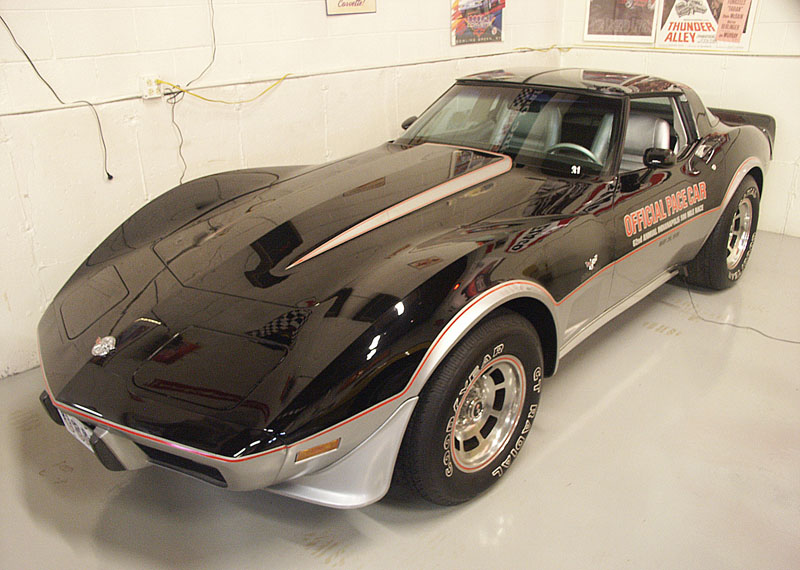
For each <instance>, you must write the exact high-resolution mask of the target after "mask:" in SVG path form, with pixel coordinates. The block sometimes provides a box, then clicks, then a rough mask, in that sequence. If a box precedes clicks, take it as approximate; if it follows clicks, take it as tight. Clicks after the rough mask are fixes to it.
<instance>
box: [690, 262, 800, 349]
mask: <svg viewBox="0 0 800 570" xmlns="http://www.w3.org/2000/svg"><path fill="white" fill-rule="evenodd" d="M681 278H682V279H683V284H684V285H686V291H687V292H688V293H689V301H691V303H692V309H694V314H695V315H697V318H698V319H700V320H701V321H704V322H706V323H711V324H713V325H726V326H729V327H734V328H737V329H743V330H748V331H753V332H754V333H758V334H760V335H761V336H763V337H766V338H768V339H770V340H776V341H778V342H787V343H789V344H800V340H791V339H788V338H780V337H777V336H772V335H769V334H767V333H765V332H763V331H760V330H758V329H757V328H754V327H748V326H744V325H737V324H735V323H726V322H723V321H714V320H712V319H707V318H705V317H703V316H702V315H700V313H699V312H698V311H697V307H696V306H695V304H694V298H693V297H692V289H691V288H690V287H689V282H688V281H687V280H686V277H684V276H683V275H681Z"/></svg>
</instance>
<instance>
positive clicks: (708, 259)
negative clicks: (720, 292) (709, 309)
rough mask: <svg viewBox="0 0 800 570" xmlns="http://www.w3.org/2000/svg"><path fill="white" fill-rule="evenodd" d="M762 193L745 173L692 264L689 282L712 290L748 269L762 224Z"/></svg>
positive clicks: (734, 281)
mask: <svg viewBox="0 0 800 570" xmlns="http://www.w3.org/2000/svg"><path fill="white" fill-rule="evenodd" d="M760 199H761V193H760V192H759V190H758V184H757V183H756V181H755V180H754V179H753V177H752V176H750V175H748V176H745V177H744V179H743V180H742V183H741V184H739V187H738V188H737V189H736V192H734V194H733V198H731V201H730V202H729V203H728V206H727V207H726V208H725V211H724V212H723V213H722V216H721V217H720V219H719V221H718V222H717V225H716V226H715V227H714V231H713V232H711V235H710V236H709V238H708V240H707V241H706V243H705V244H704V245H703V248H702V249H701V250H700V252H699V253H698V254H697V257H695V258H694V259H693V260H692V261H691V262H690V263H689V265H688V267H687V269H688V271H689V282H690V283H693V284H695V285H699V286H701V287H708V288H709V289H726V288H728V287H731V286H732V285H733V284H734V283H736V281H738V280H739V278H740V277H741V276H742V273H743V272H744V268H745V266H746V265H747V261H748V259H749V258H750V252H751V251H752V249H753V243H754V240H755V235H756V227H757V225H758V213H759V202H760Z"/></svg>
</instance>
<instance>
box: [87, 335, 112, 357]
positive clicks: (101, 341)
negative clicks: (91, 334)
mask: <svg viewBox="0 0 800 570" xmlns="http://www.w3.org/2000/svg"><path fill="white" fill-rule="evenodd" d="M116 346H117V339H115V338H114V337H113V336H104V337H103V338H100V337H97V340H96V341H94V346H93V347H92V356H108V354H109V353H110V352H111V351H112V350H114V348H115V347H116Z"/></svg>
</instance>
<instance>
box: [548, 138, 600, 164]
mask: <svg viewBox="0 0 800 570" xmlns="http://www.w3.org/2000/svg"><path fill="white" fill-rule="evenodd" d="M559 151H562V152H559ZM568 151H577V152H578V153H580V154H582V155H584V156H585V157H586V158H588V159H589V160H591V161H592V162H593V163H595V164H596V165H597V166H601V165H602V163H601V162H600V160H599V159H598V158H597V157H596V156H595V155H594V153H593V152H592V151H590V150H589V149H588V148H586V147H584V146H581V145H579V144H575V143H558V144H554V145H553V146H551V147H550V148H548V149H547V154H564V152H568Z"/></svg>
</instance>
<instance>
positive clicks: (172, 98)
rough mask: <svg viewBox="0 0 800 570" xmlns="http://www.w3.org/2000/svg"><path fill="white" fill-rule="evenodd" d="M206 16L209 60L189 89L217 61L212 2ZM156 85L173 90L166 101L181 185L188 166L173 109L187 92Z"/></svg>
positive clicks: (165, 83)
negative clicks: (207, 19)
mask: <svg viewBox="0 0 800 570" xmlns="http://www.w3.org/2000/svg"><path fill="white" fill-rule="evenodd" d="M208 15H209V20H210V25H211V59H209V61H208V65H206V66H205V68H203V71H201V72H200V73H199V74H198V75H197V77H195V78H194V79H192V80H191V81H189V82H188V83H187V84H186V87H189V86H190V85H191V84H192V83H194V82H195V81H197V80H198V79H200V78H201V77H203V75H205V74H206V72H207V71H208V70H209V69H211V66H212V65H214V62H215V61H216V59H217V32H216V27H215V25H214V0H208ZM156 83H157V84H159V85H170V86H171V87H172V89H173V90H172V92H171V93H168V94H167V99H166V101H167V103H168V104H169V105H170V115H169V116H170V121H171V122H172V127H173V128H174V129H175V132H176V133H177V135H178V158H179V159H180V161H181V164H182V165H183V166H182V169H181V177H180V178H179V180H178V183H179V184H183V179H184V178H185V177H186V169H187V168H188V166H187V164H186V158H185V157H184V156H183V143H184V140H185V139H184V138H183V131H182V130H181V127H180V125H179V124H178V121H177V120H175V107H176V106H177V105H178V103H180V102H181V101H183V97H184V94H185V93H187V91H186V90H184V89H183V88H181V87H179V86H178V85H173V84H172V83H167V82H165V81H162V80H160V79H158V80H156Z"/></svg>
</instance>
